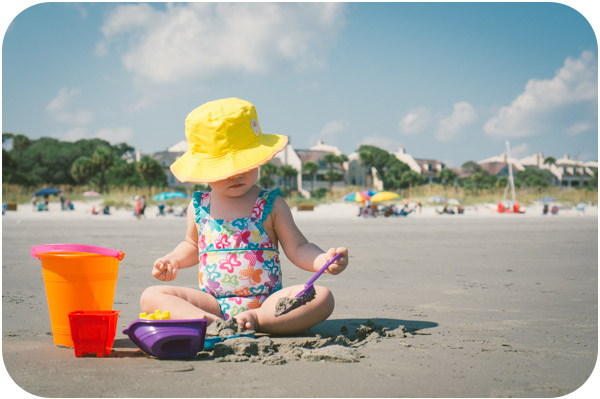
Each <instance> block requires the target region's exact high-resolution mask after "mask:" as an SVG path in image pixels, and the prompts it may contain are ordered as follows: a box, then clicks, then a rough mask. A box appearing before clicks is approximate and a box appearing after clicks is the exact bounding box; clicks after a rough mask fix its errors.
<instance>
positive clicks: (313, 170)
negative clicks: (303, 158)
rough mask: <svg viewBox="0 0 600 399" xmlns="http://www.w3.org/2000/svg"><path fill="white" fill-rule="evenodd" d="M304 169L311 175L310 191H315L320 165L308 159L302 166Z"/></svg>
mask: <svg viewBox="0 0 600 399" xmlns="http://www.w3.org/2000/svg"><path fill="white" fill-rule="evenodd" d="M302 169H304V171H305V172H306V174H307V175H308V176H309V177H310V192H311V193H312V192H313V191H315V175H316V174H317V171H318V170H319V165H317V164H316V163H315V162H313V161H308V162H306V163H305V164H304V166H302Z"/></svg>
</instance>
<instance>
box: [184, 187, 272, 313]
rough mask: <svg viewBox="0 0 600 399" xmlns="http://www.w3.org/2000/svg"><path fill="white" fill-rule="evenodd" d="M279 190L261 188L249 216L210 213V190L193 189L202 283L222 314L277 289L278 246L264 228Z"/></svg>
mask: <svg viewBox="0 0 600 399" xmlns="http://www.w3.org/2000/svg"><path fill="white" fill-rule="evenodd" d="M277 195H281V191H280V190H279V189H276V190H263V191H261V192H260V194H259V195H258V198H257V199H256V202H255V203H254V208H253V209H252V215H251V216H250V217H245V218H240V219H213V218H212V217H211V216H210V193H208V192H201V191H196V192H194V196H193V203H194V212H195V217H196V224H197V226H198V232H199V239H198V249H199V251H200V252H199V260H200V269H199V271H198V279H199V282H200V289H201V290H202V291H204V292H207V293H209V294H211V295H212V296H214V297H215V298H216V299H217V301H218V302H219V305H220V306H221V312H222V313H223V318H224V319H225V320H227V319H229V318H230V317H233V316H236V315H238V314H240V313H241V312H244V311H245V310H247V309H256V308H259V307H260V305H261V304H262V303H263V302H264V300H265V299H266V298H267V297H268V296H269V295H271V294H272V293H274V292H276V291H278V290H280V289H281V286H282V281H281V267H280V264H279V252H278V251H277V248H276V247H275V245H274V244H273V242H272V241H271V239H270V238H269V236H268V235H267V233H266V232H265V230H264V228H263V222H264V221H265V220H266V218H267V216H268V215H269V213H270V212H271V210H272V209H273V203H274V202H275V198H276V196H277Z"/></svg>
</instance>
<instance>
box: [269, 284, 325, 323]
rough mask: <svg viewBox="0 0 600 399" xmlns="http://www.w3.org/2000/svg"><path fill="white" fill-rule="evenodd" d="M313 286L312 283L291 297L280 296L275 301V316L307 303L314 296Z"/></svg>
mask: <svg viewBox="0 0 600 399" xmlns="http://www.w3.org/2000/svg"><path fill="white" fill-rule="evenodd" d="M315 294H316V292H315V287H314V286H313V285H311V286H308V287H306V288H305V289H304V290H302V291H301V292H300V293H299V294H298V295H296V296H295V297H293V298H289V297H286V298H281V299H280V300H279V302H278V303H277V309H276V311H275V317H277V316H281V315H284V314H286V313H289V312H291V311H292V310H294V309H298V308H299V307H300V306H302V305H305V304H307V303H308V302H310V301H312V300H313V299H314V298H315Z"/></svg>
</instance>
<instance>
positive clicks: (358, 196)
mask: <svg viewBox="0 0 600 399" xmlns="http://www.w3.org/2000/svg"><path fill="white" fill-rule="evenodd" d="M342 199H343V200H344V201H353V202H362V201H366V200H367V199H368V197H366V196H365V195H364V194H363V193H361V192H358V191H353V192H351V193H349V194H346V195H345V196H344V197H343V198H342Z"/></svg>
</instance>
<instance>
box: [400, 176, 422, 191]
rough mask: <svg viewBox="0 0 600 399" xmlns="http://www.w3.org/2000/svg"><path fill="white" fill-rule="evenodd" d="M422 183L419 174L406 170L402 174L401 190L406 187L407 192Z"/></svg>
mask: <svg viewBox="0 0 600 399" xmlns="http://www.w3.org/2000/svg"><path fill="white" fill-rule="evenodd" d="M422 183H423V176H421V174H420V173H417V172H415V171H414V170H407V171H406V172H404V173H402V188H406V187H407V186H408V190H409V192H410V191H411V190H412V188H413V187H414V186H417V185H420V184H422ZM409 196H410V194H409Z"/></svg>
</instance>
